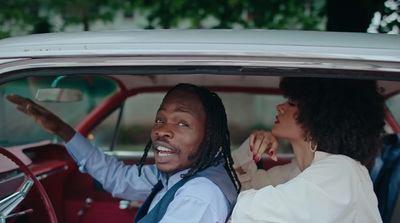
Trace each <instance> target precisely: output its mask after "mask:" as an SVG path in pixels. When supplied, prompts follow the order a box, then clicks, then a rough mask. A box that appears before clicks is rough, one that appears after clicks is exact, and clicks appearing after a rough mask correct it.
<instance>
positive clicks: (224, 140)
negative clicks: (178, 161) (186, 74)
mask: <svg viewBox="0 0 400 223" xmlns="http://www.w3.org/2000/svg"><path fill="white" fill-rule="evenodd" d="M174 90H184V91H187V92H191V93H194V94H196V95H197V96H198V97H199V98H200V100H201V101H202V103H203V108H204V111H205V113H206V119H207V126H206V135H205V138H204V140H203V142H202V143H201V145H200V147H201V148H200V150H201V151H202V155H201V157H200V158H199V159H198V160H197V161H196V162H195V163H194V164H193V166H192V167H191V168H190V170H189V172H188V173H186V174H184V175H182V178H189V177H191V176H193V175H195V174H196V173H197V172H199V171H201V170H203V169H205V168H207V167H209V166H210V165H217V164H218V161H219V160H220V159H221V156H222V157H223V159H224V160H225V169H226V171H227V172H228V175H229V177H230V178H231V181H232V183H233V184H234V185H235V187H236V190H237V191H238V192H240V190H241V184H240V182H239V179H238V176H237V174H236V172H235V169H234V168H233V159H232V156H231V146H230V134H229V130H228V123H227V118H226V112H225V107H224V105H223V103H222V101H221V98H220V97H219V96H218V94H216V93H214V92H211V91H210V90H208V89H207V88H204V87H199V86H196V85H192V84H186V83H181V84H178V85H176V86H175V87H173V88H172V89H170V90H169V91H168V92H167V94H166V95H165V97H164V99H163V100H165V98H166V97H167V96H168V95H169V94H170V93H171V92H173V91H174ZM151 147H152V142H151V140H150V141H149V142H148V143H147V145H146V147H145V150H144V154H143V156H142V159H141V160H140V163H138V164H137V165H138V166H139V175H140V174H141V169H142V167H143V164H144V162H145V161H146V158H147V153H148V152H149V150H150V148H151Z"/></svg>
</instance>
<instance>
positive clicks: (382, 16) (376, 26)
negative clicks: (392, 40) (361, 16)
mask: <svg viewBox="0 0 400 223" xmlns="http://www.w3.org/2000/svg"><path fill="white" fill-rule="evenodd" d="M383 5H384V7H382V9H381V10H379V11H377V12H376V13H375V15H374V18H373V19H372V22H371V24H370V26H369V28H368V32H371V33H389V34H400V0H387V1H385V3H384V4H383Z"/></svg>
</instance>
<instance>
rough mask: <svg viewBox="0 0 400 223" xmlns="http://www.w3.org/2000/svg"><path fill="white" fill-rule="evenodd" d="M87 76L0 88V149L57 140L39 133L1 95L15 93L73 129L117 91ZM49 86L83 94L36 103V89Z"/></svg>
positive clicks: (28, 81) (28, 80)
mask: <svg viewBox="0 0 400 223" xmlns="http://www.w3.org/2000/svg"><path fill="white" fill-rule="evenodd" d="M88 77H89V76H73V77H68V78H64V77H60V76H56V77H40V78H38V77H30V78H26V79H21V80H17V81H12V82H9V83H6V84H3V85H0V114H1V115H0V123H2V128H0V146H3V147H11V146H15V145H22V144H26V143H32V142H38V141H42V140H52V141H55V142H60V141H61V140H60V139H59V138H58V137H55V136H53V135H52V134H50V133H48V132H46V131H45V130H43V129H42V128H41V127H40V126H39V125H37V124H36V123H34V122H33V121H32V119H31V118H30V117H28V116H26V115H25V114H23V113H21V112H18V111H16V109H15V105H13V104H12V103H10V102H8V101H7V100H6V99H5V98H4V95H6V94H17V95H20V96H23V97H27V98H29V99H31V100H33V101H35V102H36V103H38V104H40V105H41V106H43V107H46V108H47V109H49V110H50V111H51V112H53V113H55V114H57V115H58V116H59V117H60V118H61V119H62V120H63V121H65V122H67V123H68V124H70V125H71V126H72V127H76V126H77V125H78V124H79V123H80V122H81V121H82V120H83V119H84V118H85V117H86V116H87V115H88V114H89V113H90V112H91V111H92V110H93V109H94V108H96V107H97V106H98V105H99V104H101V103H102V102H103V101H104V100H105V99H107V98H108V97H109V96H110V95H111V94H112V93H114V92H116V91H117V90H118V88H117V86H116V85H115V83H114V82H111V81H109V79H108V78H105V77H101V76H91V77H90V78H88ZM52 87H62V88H69V89H79V90H81V91H82V93H83V95H82V99H81V100H79V101H71V102H62V103H58V102H46V101H42V102H40V101H37V100H36V95H37V91H38V90H39V89H43V88H52Z"/></svg>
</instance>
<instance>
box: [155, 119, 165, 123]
mask: <svg viewBox="0 0 400 223" xmlns="http://www.w3.org/2000/svg"><path fill="white" fill-rule="evenodd" d="M156 123H164V121H163V120H161V119H156Z"/></svg>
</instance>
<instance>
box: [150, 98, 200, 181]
mask: <svg viewBox="0 0 400 223" xmlns="http://www.w3.org/2000/svg"><path fill="white" fill-rule="evenodd" d="M205 129H206V114H205V112H204V108H203V105H202V103H201V101H200V98H199V97H198V96H197V95H195V94H193V93H191V92H188V91H184V90H174V91H173V92H171V93H170V94H169V95H168V96H167V97H166V98H165V99H164V101H163V102H162V104H161V106H160V108H159V109H158V111H157V115H156V120H155V124H154V127H153V130H152V131H151V141H152V142H153V149H154V158H155V162H156V164H157V168H158V169H159V170H160V171H162V172H166V173H167V174H168V176H171V175H173V174H175V173H176V172H179V171H181V170H184V169H188V168H190V167H191V166H192V165H193V164H194V163H195V162H196V161H197V159H198V158H199V157H200V156H201V154H202V151H199V147H200V144H201V142H202V141H203V139H204V136H205Z"/></svg>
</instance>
